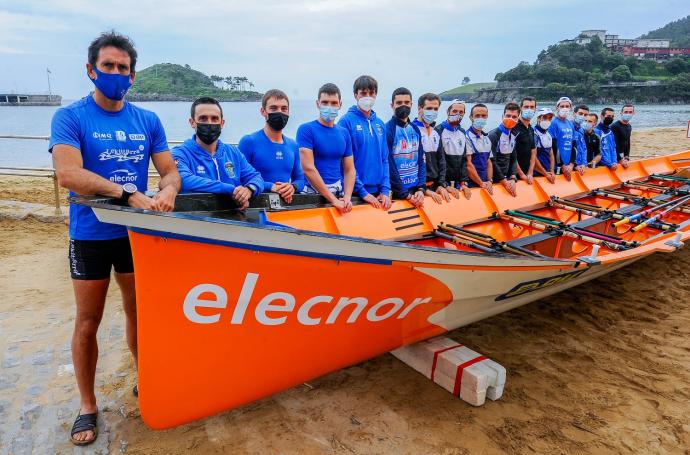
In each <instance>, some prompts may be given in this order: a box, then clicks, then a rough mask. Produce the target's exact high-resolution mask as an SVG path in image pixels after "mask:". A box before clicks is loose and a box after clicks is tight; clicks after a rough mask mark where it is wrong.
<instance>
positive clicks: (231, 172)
mask: <svg viewBox="0 0 690 455" xmlns="http://www.w3.org/2000/svg"><path fill="white" fill-rule="evenodd" d="M224 167H225V173H226V174H228V177H230V178H231V179H232V178H235V165H234V164H232V163H231V162H230V161H228V162H227V163H225V166H224Z"/></svg>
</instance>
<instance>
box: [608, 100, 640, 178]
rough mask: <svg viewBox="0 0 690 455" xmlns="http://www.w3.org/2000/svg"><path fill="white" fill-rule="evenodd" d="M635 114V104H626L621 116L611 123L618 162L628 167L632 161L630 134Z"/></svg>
mask: <svg viewBox="0 0 690 455" xmlns="http://www.w3.org/2000/svg"><path fill="white" fill-rule="evenodd" d="M634 115H635V106H633V105H632V104H624V105H623V107H622V108H621V118H620V120H617V121H615V122H613V123H612V124H611V131H613V137H614V138H615V139H616V154H617V155H618V163H619V164H620V165H621V166H623V167H624V168H627V167H628V166H629V163H630V136H631V134H632V125H630V120H632V118H633V116H634Z"/></svg>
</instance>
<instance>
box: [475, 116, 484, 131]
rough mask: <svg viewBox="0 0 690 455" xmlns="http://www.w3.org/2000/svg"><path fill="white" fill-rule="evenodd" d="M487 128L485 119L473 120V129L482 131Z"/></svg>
mask: <svg viewBox="0 0 690 455" xmlns="http://www.w3.org/2000/svg"><path fill="white" fill-rule="evenodd" d="M485 126H486V119H485V118H476V119H474V120H472V127H473V128H474V129H475V130H479V131H481V130H483V129H484V127H485Z"/></svg>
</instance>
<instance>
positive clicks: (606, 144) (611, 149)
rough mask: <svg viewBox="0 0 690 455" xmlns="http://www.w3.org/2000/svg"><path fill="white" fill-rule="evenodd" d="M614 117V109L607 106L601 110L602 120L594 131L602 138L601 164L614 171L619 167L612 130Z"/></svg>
mask: <svg viewBox="0 0 690 455" xmlns="http://www.w3.org/2000/svg"><path fill="white" fill-rule="evenodd" d="M614 117H615V115H614V113H613V109H611V108H610V107H605V108H604V109H602V111H601V122H600V123H599V124H598V125H597V126H596V128H594V132H595V133H596V134H597V136H599V139H600V140H601V164H603V165H605V166H606V167H608V168H609V169H611V170H612V171H615V170H616V169H617V168H618V156H617V152H616V138H615V137H614V135H613V131H611V124H612V123H613V119H614Z"/></svg>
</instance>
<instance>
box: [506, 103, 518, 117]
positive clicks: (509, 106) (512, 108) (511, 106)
mask: <svg viewBox="0 0 690 455" xmlns="http://www.w3.org/2000/svg"><path fill="white" fill-rule="evenodd" d="M519 110H520V106H518V104H517V103H513V102H512V101H511V102H510V103H508V104H506V107H504V108H503V113H504V114H505V113H506V112H508V111H519Z"/></svg>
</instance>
